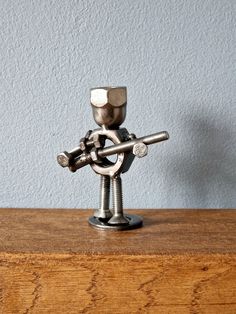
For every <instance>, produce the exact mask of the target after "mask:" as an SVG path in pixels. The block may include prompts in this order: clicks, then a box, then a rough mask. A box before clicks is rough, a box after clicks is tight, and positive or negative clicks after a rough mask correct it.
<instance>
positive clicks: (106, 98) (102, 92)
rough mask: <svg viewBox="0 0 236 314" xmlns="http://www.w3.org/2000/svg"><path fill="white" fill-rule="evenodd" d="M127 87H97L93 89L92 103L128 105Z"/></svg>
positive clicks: (97, 105)
mask: <svg viewBox="0 0 236 314" xmlns="http://www.w3.org/2000/svg"><path fill="white" fill-rule="evenodd" d="M126 102H127V90H126V87H97V88H92V89H91V105H92V106H95V107H103V106H105V105H107V104H110V105H111V106H113V107H121V106H123V105H126Z"/></svg>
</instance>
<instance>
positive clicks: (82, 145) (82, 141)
mask: <svg viewBox="0 0 236 314" xmlns="http://www.w3.org/2000/svg"><path fill="white" fill-rule="evenodd" d="M86 140H87V139H86V137H82V138H81V139H80V141H79V147H80V149H81V150H82V151H85V150H86Z"/></svg>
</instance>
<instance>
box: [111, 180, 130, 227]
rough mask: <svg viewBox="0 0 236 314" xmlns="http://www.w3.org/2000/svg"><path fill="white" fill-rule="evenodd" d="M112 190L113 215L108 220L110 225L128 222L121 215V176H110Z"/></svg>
mask: <svg viewBox="0 0 236 314" xmlns="http://www.w3.org/2000/svg"><path fill="white" fill-rule="evenodd" d="M112 192H113V216H112V217H111V219H110V220H109V221H108V223H109V224H111V225H121V224H122V225H123V224H128V223H129V220H128V219H127V218H125V217H124V215H123V196H122V186H121V177H120V176H117V177H114V178H112Z"/></svg>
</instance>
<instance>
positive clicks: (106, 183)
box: [94, 175, 112, 219]
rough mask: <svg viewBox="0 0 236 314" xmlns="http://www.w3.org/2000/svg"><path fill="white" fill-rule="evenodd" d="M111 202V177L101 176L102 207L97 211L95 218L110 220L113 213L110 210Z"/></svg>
mask: <svg viewBox="0 0 236 314" xmlns="http://www.w3.org/2000/svg"><path fill="white" fill-rule="evenodd" d="M109 201H110V177H109V176H103V175H101V186H100V207H99V209H98V210H96V211H95V213H94V217H97V218H104V219H109V218H111V217H112V213H111V211H110V209H109Z"/></svg>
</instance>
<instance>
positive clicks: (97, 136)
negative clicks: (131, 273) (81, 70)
mask: <svg viewBox="0 0 236 314" xmlns="http://www.w3.org/2000/svg"><path fill="white" fill-rule="evenodd" d="M126 104H127V91H126V87H98V88H93V89H91V106H92V110H93V116H94V120H95V121H96V123H97V124H98V125H99V126H101V128H99V129H95V130H93V131H91V130H89V131H88V132H87V134H86V135H85V137H83V138H82V139H81V140H80V143H79V146H78V147H76V148H75V149H73V150H72V151H70V152H66V151H64V152H63V153H61V154H59V155H58V156H57V161H58V163H59V164H60V165H61V166H62V167H68V168H69V169H70V170H71V171H72V172H75V171H77V170H78V169H80V168H82V167H84V166H86V165H90V166H91V167H92V169H93V170H94V171H95V172H96V173H97V174H99V175H100V176H101V186H100V207H99V208H98V209H97V210H95V212H94V215H93V217H90V218H89V223H90V224H91V225H92V226H93V227H96V228H100V229H105V230H107V229H109V230H127V229H134V228H138V227H141V226H142V219H141V217H139V216H135V215H127V214H124V213H123V199H122V182H121V177H120V175H121V174H122V173H124V172H126V171H128V170H129V168H130V166H131V164H132V162H133V160H134V158H135V156H137V157H139V158H142V157H144V156H146V155H147V153H148V147H147V146H148V145H150V144H154V143H158V142H161V141H165V140H167V139H168V138H169V134H168V133H167V132H166V131H164V132H159V133H154V134H151V135H148V136H143V137H140V138H136V136H135V135H134V134H132V133H129V132H128V131H127V130H126V129H125V128H119V126H120V125H121V124H122V122H123V121H124V119H125V116H126ZM106 140H110V141H111V142H112V143H113V145H110V146H106ZM112 155H115V156H116V160H115V161H114V162H112V161H110V160H109V159H108V158H107V157H109V156H112ZM111 182H112V197H113V209H109V201H110V183H111Z"/></svg>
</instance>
